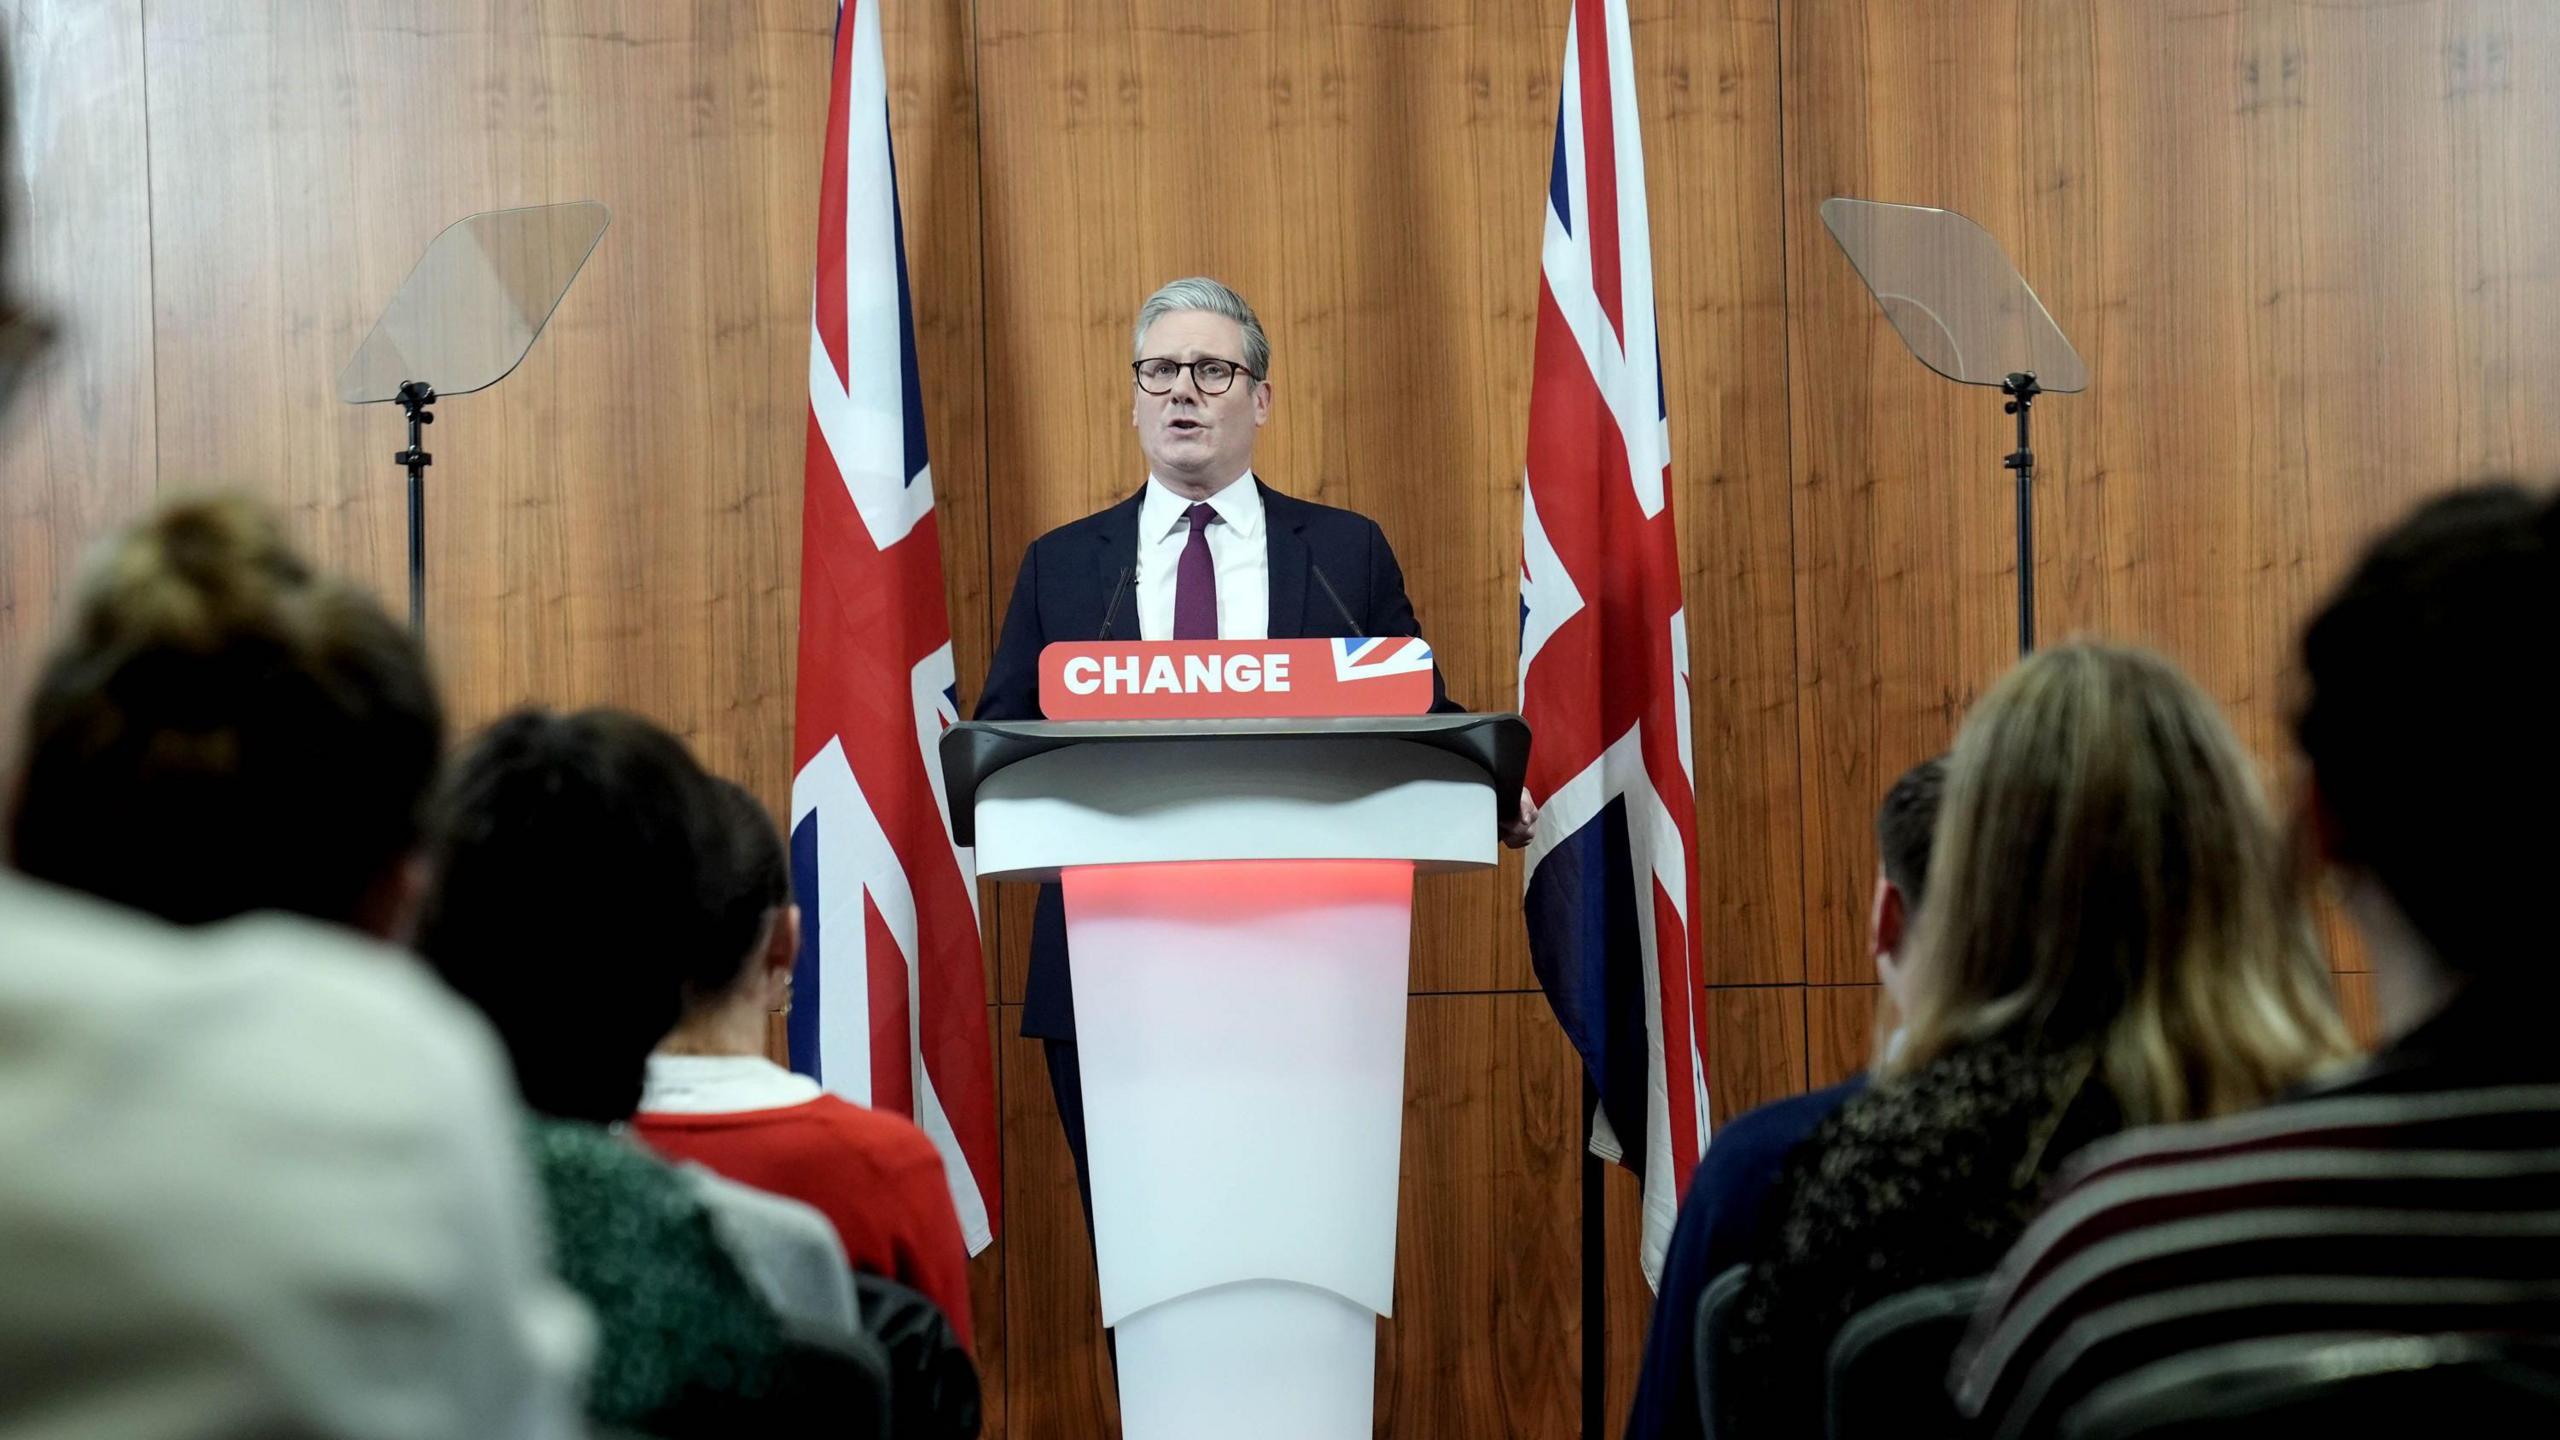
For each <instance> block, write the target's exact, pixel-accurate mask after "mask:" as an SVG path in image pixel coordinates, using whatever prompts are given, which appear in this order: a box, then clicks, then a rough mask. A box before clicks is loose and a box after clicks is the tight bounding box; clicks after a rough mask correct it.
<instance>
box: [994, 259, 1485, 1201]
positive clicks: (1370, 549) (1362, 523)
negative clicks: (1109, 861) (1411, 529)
mask: <svg viewBox="0 0 2560 1440" xmlns="http://www.w3.org/2000/svg"><path fill="white" fill-rule="evenodd" d="M1134 350H1135V352H1136V359H1135V361H1134V362H1133V363H1132V365H1131V367H1130V368H1131V371H1132V379H1133V384H1132V386H1131V400H1132V403H1131V406H1130V416H1129V422H1130V424H1131V425H1132V426H1134V427H1135V428H1136V429H1137V432H1138V448H1139V449H1140V450H1141V451H1143V452H1145V454H1146V457H1147V469H1148V474H1147V482H1146V484H1145V486H1144V487H1142V488H1141V489H1139V490H1138V491H1137V493H1135V494H1133V495H1131V496H1130V497H1129V498H1128V499H1126V500H1123V501H1121V502H1120V503H1119V504H1117V505H1114V506H1112V507H1111V508H1110V509H1108V510H1104V511H1101V512H1099V513H1098V514H1093V515H1088V516H1086V517H1084V518H1083V519H1081V520H1077V521H1074V522H1072V523H1070V524H1066V525H1061V526H1059V527H1058V528H1057V529H1055V530H1052V531H1050V532H1049V533H1048V534H1046V535H1043V536H1041V537H1040V538H1039V539H1037V540H1034V541H1032V542H1031V548H1030V549H1029V550H1027V551H1025V552H1024V553H1023V557H1022V569H1021V572H1020V573H1019V574H1018V575H1017V577H1016V578H1015V580H1014V584H1013V603H1012V604H1011V605H1010V606H1008V607H1007V608H1006V610H1005V617H1004V633H1003V634H1002V635H1001V636H1000V637H998V639H997V641H996V654H995V660H994V662H993V663H992V664H991V665H989V666H988V668H987V684H986V688H985V689H984V690H983V691H981V692H980V694H979V696H978V708H977V712H976V718H978V719H980V720H1035V719H1038V718H1039V716H1040V673H1039V670H1040V651H1041V648H1042V647H1043V646H1046V645H1048V644H1050V643H1051V642H1053V641H1060V640H1108V639H1120V640H1130V639H1142V640H1192V639H1200V640H1217V639H1227V640H1253V639H1302V638H1308V637H1316V636H1345V635H1412V634H1417V633H1419V631H1418V629H1417V627H1416V625H1415V621H1414V615H1413V603H1412V602H1411V601H1410V600H1408V599H1406V598H1405V593H1404V572H1403V571H1402V570H1401V569H1399V568H1398V567H1397V565H1396V557H1395V551H1394V550H1393V549H1392V548H1390V547H1389V546H1388V544H1387V537H1386V535H1385V534H1384V533H1383V532H1382V531H1380V530H1379V529H1378V525H1377V522H1376V521H1374V520H1371V519H1369V518H1368V517H1367V516H1365V515H1356V514H1353V513H1352V512H1351V511H1348V510H1337V509H1335V508H1333V507H1332V506H1329V505H1317V504H1312V503H1310V502H1308V501H1305V500H1297V499H1292V498H1291V497H1289V496H1287V495H1283V494H1281V493H1280V492H1279V491H1277V490H1274V489H1272V488H1271V487H1270V486H1268V485H1266V484H1264V483H1263V482H1262V480H1261V479H1260V477H1258V476H1256V475H1255V474H1254V473H1253V443H1254V439H1255V437H1256V436H1257V435H1258V434H1259V432H1260V431H1261V428H1262V426H1263V425H1264V423H1265V422H1267V421H1269V420H1270V418H1271V378H1270V377H1271V345H1270V342H1269V340H1267V339H1266V338H1265V337H1264V335H1263V333H1262V322H1261V321H1260V320H1258V319H1256V318H1255V317H1254V313H1253V307H1252V306H1250V305H1247V304H1246V303H1245V302H1244V297H1242V296H1240V295H1238V294H1236V293H1235V292H1234V291H1233V290H1230V289H1228V288H1227V287H1226V286H1224V285H1221V284H1219V283H1218V282H1217V281H1215V280H1209V279H1202V278H1193V279H1188V280H1176V281H1174V282H1173V283H1171V284H1169V285H1167V286H1165V287H1164V288H1163V289H1161V290H1158V291H1157V292H1156V293H1155V294H1153V295H1151V296H1149V297H1147V302H1146V304H1145V305H1143V306H1141V307H1140V308H1139V310H1138V323H1137V330H1136V334H1135V336H1134ZM1431 693H1432V708H1433V709H1435V710H1455V709H1458V708H1459V707H1458V706H1457V705H1455V704H1453V703H1452V702H1451V701H1450V700H1449V698H1448V695H1447V692H1446V691H1445V690H1444V689H1443V688H1442V686H1441V683H1440V677H1439V675H1438V673H1437V671H1435V672H1434V673H1433V675H1432V682H1431ZM1534 818H1535V812H1534V811H1532V810H1531V809H1530V808H1529V805H1528V797H1527V796H1526V795H1525V794H1524V795H1523V796H1522V797H1521V811H1520V814H1519V815H1518V816H1517V818H1516V819H1515V820H1514V821H1513V822H1512V823H1509V824H1506V825H1505V826H1504V827H1503V840H1504V843H1506V844H1510V845H1514V846H1518V845H1524V844H1526V843H1528V835H1529V827H1530V825H1531V823H1532V822H1533V820H1534ZM1022 998H1023V1006H1022V1033H1023V1034H1024V1035H1025V1036H1027V1037H1036V1038H1038V1039H1039V1040H1041V1041H1042V1042H1044V1048H1045V1049H1046V1050H1047V1052H1048V1060H1049V1086H1050V1090H1051V1092H1052V1093H1053V1094H1054V1095H1055V1096H1056V1097H1057V1101H1058V1115H1059V1120H1060V1122H1061V1123H1062V1124H1063V1125H1064V1126H1065V1128H1066V1132H1067V1144H1068V1146H1069V1147H1070V1148H1071V1149H1072V1150H1074V1152H1075V1160H1076V1184H1077V1187H1078V1189H1080V1190H1081V1191H1083V1193H1084V1200H1085V1213H1086V1215H1087V1217H1088V1219H1089V1218H1090V1217H1091V1215H1092V1212H1093V1190H1092V1181H1091V1177H1090V1175H1089V1173H1088V1171H1087V1169H1086V1163H1085V1144H1084V1088H1083V1079H1082V1074H1081V1071H1080V1070H1079V1068H1078V1066H1077V1063H1076V1046H1075V1033H1076V1029H1075V1027H1076V1017H1075V999H1074V995H1073V993H1072V991H1071V990H1070V989H1069V987H1068V980H1067V921H1066V906H1065V903H1064V901H1063V900H1062V898H1061V897H1060V894H1059V890H1058V887H1057V886H1055V885H1043V886H1041V887H1040V900H1039V905H1038V908H1037V909H1036V910H1035V911H1034V912H1033V917H1032V924H1031V976H1030V981H1029V984H1028V986H1027V987H1026V989H1025V991H1024V993H1023V997H1022Z"/></svg>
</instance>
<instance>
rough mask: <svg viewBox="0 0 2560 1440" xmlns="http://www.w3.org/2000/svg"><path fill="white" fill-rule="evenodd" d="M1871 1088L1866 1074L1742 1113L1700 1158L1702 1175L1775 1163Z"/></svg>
mask: <svg viewBox="0 0 2560 1440" xmlns="http://www.w3.org/2000/svg"><path fill="white" fill-rule="evenodd" d="M1866 1086H1867V1081H1866V1077H1865V1076H1863V1075H1860V1076H1855V1077H1853V1078H1851V1079H1848V1080H1844V1081H1841V1082H1840V1083H1839V1084H1837V1085H1826V1086H1824V1087H1823V1088H1821V1089H1819V1090H1808V1091H1805V1092H1804V1093H1802V1094H1799V1095H1789V1096H1787V1097H1785V1098H1784V1099H1779V1100H1772V1101H1770V1102H1769V1103H1767V1104H1765V1105H1760V1106H1756V1107H1754V1108H1752V1109H1750V1110H1746V1111H1744V1112H1742V1113H1741V1114H1740V1115H1737V1116H1735V1117H1733V1118H1732V1119H1730V1120H1728V1121H1726V1122H1725V1123H1724V1124H1723V1125H1722V1126H1721V1127H1719V1128H1718V1129H1717V1130H1716V1132H1715V1134H1714V1136H1713V1137H1712V1138H1711V1140H1710V1142H1709V1143H1708V1145H1707V1153H1706V1154H1705V1155H1704V1156H1702V1157H1700V1159H1699V1162H1698V1173H1699V1175H1700V1176H1701V1177H1702V1178H1703V1177H1709V1176H1717V1175H1721V1174H1725V1173H1730V1172H1732V1171H1735V1170H1753V1171H1757V1170H1764V1169H1768V1168H1772V1167H1774V1166H1775V1165H1777V1164H1778V1162H1780V1161H1782V1160H1784V1159H1785V1158H1786V1156H1787V1152H1788V1151H1791V1150H1793V1149H1795V1147H1796V1146H1798V1145H1800V1144H1802V1143H1804V1140H1805V1137H1806V1136H1808V1135H1811V1134H1812V1133H1813V1132H1814V1131H1815V1130H1816V1129H1817V1128H1819V1127H1820V1126H1821V1124H1822V1122H1823V1121H1825V1120H1828V1119H1830V1118H1831V1116H1832V1115H1833V1114H1834V1113H1835V1112H1837V1111H1838V1110H1839V1109H1840V1107H1841V1106H1843V1105H1846V1104H1848V1103H1849V1101H1850V1100H1851V1099H1852V1098H1854V1097H1855V1096H1857V1095H1858V1093H1859V1092H1861V1091H1863V1090H1864V1089H1866Z"/></svg>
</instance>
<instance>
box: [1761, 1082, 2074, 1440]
mask: <svg viewBox="0 0 2560 1440" xmlns="http://www.w3.org/2000/svg"><path fill="white" fill-rule="evenodd" d="M2093 1072H2094V1060H2093V1057H2092V1056H2091V1054H2090V1052H2089V1051H2087V1050H2086V1049H2073V1050H2068V1051H2063V1052H2059V1053H2056V1052H2051V1051H2046V1050H2043V1049H2041V1048H2039V1047H2037V1046H2036V1045H2034V1044H2033V1043H2032V1041H2031V1040H2030V1039H2026V1038H2023V1037H2000V1038H1995V1039H1992V1040H1986V1041H1981V1042H1978V1043H1976V1044H1973V1045H1969V1046H1966V1047H1964V1048H1962V1049H1959V1050H1956V1051H1953V1052H1951V1053H1949V1054H1947V1055H1943V1056H1941V1057H1939V1058H1938V1059H1937V1060H1934V1061H1932V1062H1930V1063H1929V1064H1928V1065H1926V1066H1923V1067H1922V1068H1921V1069H1919V1070H1918V1071H1916V1072H1914V1073H1912V1074H1910V1075H1908V1076H1905V1077H1903V1078H1901V1079H1899V1080H1896V1081H1892V1082H1890V1083H1886V1084H1882V1085H1878V1086H1876V1087H1874V1088H1872V1089H1869V1090H1868V1091H1867V1092H1866V1093H1865V1094H1863V1095H1860V1096H1858V1097H1857V1098H1856V1099H1854V1100H1851V1101H1850V1102H1849V1103H1848V1104H1847V1105H1845V1106H1843V1107H1841V1109H1840V1111H1839V1112H1838V1113H1837V1114H1834V1115H1833V1116H1832V1117H1831V1118H1830V1119H1829V1120H1827V1121H1825V1122H1823V1124H1822V1126H1821V1128H1819V1129H1817V1130H1815V1131H1814V1132H1813V1134H1812V1135H1811V1136H1810V1137H1809V1138H1807V1139H1806V1141H1805V1142H1804V1144H1803V1145H1801V1146H1799V1147H1797V1149H1796V1152H1795V1154H1794V1155H1793V1156H1792V1157H1790V1158H1789V1160H1788V1162H1787V1165H1786V1168H1785V1169H1784V1170H1783V1171H1782V1172H1781V1173H1780V1176H1779V1179H1778V1185H1777V1190H1776V1192H1775V1193H1774V1194H1773V1195H1772V1196H1771V1197H1770V1203H1769V1205H1768V1207H1767V1209H1766V1211H1765V1212H1764V1213H1765V1214H1766V1215H1767V1216H1768V1217H1769V1218H1768V1220H1767V1222H1766V1223H1765V1225H1764V1228H1763V1230H1762V1233H1761V1235H1760V1239H1759V1244H1758V1245H1757V1247H1756V1248H1755V1255H1754V1258H1753V1263H1752V1271H1751V1276H1750V1278H1749V1280H1748V1281H1746V1282H1745V1284H1744V1286H1743V1289H1742V1293H1741V1294H1740V1295H1739V1296H1738V1297H1736V1300H1735V1308H1734V1321H1733V1325H1732V1329H1731V1331H1730V1333H1729V1338H1728V1341H1727V1351H1726V1363H1725V1365H1724V1367H1723V1371H1722V1374H1720V1376H1719V1383H1720V1384H1721V1385H1722V1386H1723V1393H1724V1394H1725V1396H1727V1397H1729V1398H1728V1399H1727V1400H1726V1401H1722V1402H1720V1403H1719V1406H1718V1408H1719V1409H1720V1410H1721V1411H1723V1413H1724V1414H1725V1415H1726V1416H1728V1417H1730V1419H1731V1423H1732V1425H1733V1427H1734V1431H1735V1433H1738V1434H1742V1435H1747V1436H1750V1437H1753V1440H1761V1437H1766V1436H1787V1435H1820V1434H1821V1433H1822V1428H1823V1370H1824V1365H1825V1362H1826V1360H1827V1358H1828V1356H1829V1354H1830V1350H1831V1341H1832V1339H1833V1337H1834V1336H1836V1335H1837V1334H1838V1333H1839V1330H1840V1327H1841V1326H1842V1325H1843V1324H1844V1323H1846V1322H1847V1321H1848V1319H1849V1317H1850V1316H1852V1315H1855V1314H1857V1313H1858V1312H1859V1311H1860V1310H1863V1309H1865V1308H1866V1307H1867V1306H1869V1305H1872V1304H1874V1303H1875V1302H1876V1301H1879V1300H1882V1299H1885V1298H1887V1297H1888V1296H1893V1295H1898V1294H1901V1293H1902V1292H1904V1291H1906V1290H1914V1289H1918V1288H1919V1287H1921V1286H1923V1285H1934V1284H1937V1283H1939V1282H1941V1281H1946V1280H1961V1279H1964V1278H1965V1277H1967V1276H1972V1275H1980V1274H1984V1273H1986V1272H1987V1271H1989V1270H1990V1269H1991V1268H1992V1266H1993V1265H1994V1264H1996V1263H1997V1262H1998V1261H1999V1259H2000V1256H2001V1255H2002V1253H2003V1252H2005V1251H2006V1250H2007V1249H2008V1248H2009V1246H2010V1244H2011V1243H2012V1242H2014V1241H2015V1240H2016V1239H2017V1238H2018V1235H2019V1233H2020V1232H2021V1231H2023V1230H2024V1229H2025V1228H2026V1225H2027V1221H2028V1220H2029V1219H2030V1218H2031V1217H2032V1216H2033V1215H2034V1213H2035V1210H2036V1206H2037V1202H2038V1201H2039V1200H2040V1198H2041V1197H2042V1195H2043V1193H2044V1190H2045V1186H2046V1183H2047V1182H2048V1181H2049V1180H2050V1179H2051V1178H2052V1176H2053V1174H2054V1172H2055V1170H2056V1169H2057V1168H2058V1167H2060V1165H2061V1164H2062V1162H2063V1161H2064V1160H2066V1159H2068V1158H2069V1157H2070V1156H2071V1154H2072V1153H2073V1152H2075V1151H2077V1150H2078V1149H2080V1148H2081V1147H2082V1146H2083V1145H2086V1144H2087V1143H2089V1142H2090V1141H2092V1140H2096V1139H2099V1138H2101V1137H2103V1136H2106V1135H2110V1134H2113V1133H2114V1132H2115V1131H2117V1130H2118V1129H2120V1128H2122V1123H2123V1122H2122V1116H2121V1112H2120V1111H2119V1110H2118V1108H2117V1106H2116V1103H2115V1100H2114V1098H2113V1096H2112V1095H2111V1094H2109V1092H2108V1091H2107V1088H2106V1086H2105V1084H2104V1083H2103V1082H2099V1081H2096V1080H2095V1079H2094V1078H2093Z"/></svg>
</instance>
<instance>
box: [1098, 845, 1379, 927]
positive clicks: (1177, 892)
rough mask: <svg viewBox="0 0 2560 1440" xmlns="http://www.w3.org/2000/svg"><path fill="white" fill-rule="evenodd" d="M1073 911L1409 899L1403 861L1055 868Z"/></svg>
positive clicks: (1199, 910) (1271, 910)
mask: <svg viewBox="0 0 2560 1440" xmlns="http://www.w3.org/2000/svg"><path fill="white" fill-rule="evenodd" d="M1059 879H1060V881H1061V882H1062V883H1063V884H1064V885H1065V887H1066V900H1067V904H1068V905H1069V906H1070V907H1071V908H1073V909H1075V910H1079V911H1103V912H1111V913H1126V912H1130V911H1145V912H1146V913H1149V914H1151V915H1155V916H1159V917H1162V918H1164V919H1166V920H1175V921H1184V922H1199V921H1219V920H1222V921H1228V922H1235V921H1249V920H1251V919H1252V918H1253V917H1256V916H1259V915H1266V914H1285V913H1299V912H1304V911H1308V910H1313V909H1321V908H1332V907H1339V906H1354V905H1382V906H1384V905H1393V906H1399V907H1401V906H1408V905H1410V904H1412V903H1413V862H1412V861H1410V860H1183V861H1172V862H1166V863H1161V864H1153V865H1071V866H1068V867H1067V868H1066V869H1065V870H1063V871H1061V872H1060V873H1059Z"/></svg>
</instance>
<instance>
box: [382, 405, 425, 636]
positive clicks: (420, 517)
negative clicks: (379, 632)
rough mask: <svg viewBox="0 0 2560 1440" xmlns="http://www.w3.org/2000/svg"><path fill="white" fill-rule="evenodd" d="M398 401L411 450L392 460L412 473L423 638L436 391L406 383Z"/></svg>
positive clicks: (412, 591) (413, 592) (412, 608)
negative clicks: (428, 432) (429, 447)
mask: <svg viewBox="0 0 2560 1440" xmlns="http://www.w3.org/2000/svg"><path fill="white" fill-rule="evenodd" d="M396 398H397V399H398V400H399V402H400V408H401V409H402V410H405V411H407V412H408V415H409V448H408V449H406V450H403V451H401V452H400V453H398V454H396V455H394V456H392V457H391V460H392V463H393V464H396V465H401V466H405V467H406V468H407V469H408V471H409V628H410V629H411V630H412V631H414V632H415V633H416V634H418V635H419V636H420V637H421V638H423V637H424V636H425V635H426V633H427V467H428V466H430V465H433V464H434V463H436V457H434V456H433V455H430V454H428V453H427V443H426V428H427V427H428V426H430V425H433V424H434V423H436V417H435V413H434V412H433V411H431V410H429V409H428V408H427V407H428V406H430V405H433V404H434V403H435V401H436V391H435V387H434V386H432V385H429V384H428V383H427V382H426V381H424V380H404V381H402V382H400V393H399V395H398V396H397V397H396Z"/></svg>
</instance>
